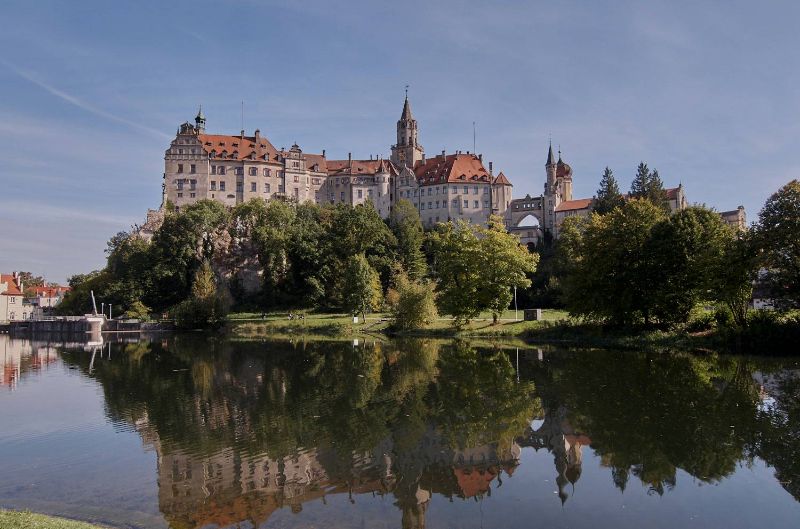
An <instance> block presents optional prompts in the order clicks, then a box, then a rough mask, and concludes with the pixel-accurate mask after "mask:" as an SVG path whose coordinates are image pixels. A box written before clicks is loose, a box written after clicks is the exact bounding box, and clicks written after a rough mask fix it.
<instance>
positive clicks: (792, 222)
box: [756, 180, 800, 308]
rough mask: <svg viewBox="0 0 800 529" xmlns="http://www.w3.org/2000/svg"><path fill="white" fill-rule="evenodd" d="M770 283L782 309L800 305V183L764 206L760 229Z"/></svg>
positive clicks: (796, 181)
mask: <svg viewBox="0 0 800 529" xmlns="http://www.w3.org/2000/svg"><path fill="white" fill-rule="evenodd" d="M756 237H757V241H758V245H759V247H760V249H761V251H762V254H763V266H764V267H765V268H766V269H767V271H768V275H767V280H768V282H769V284H770V286H771V291H772V295H773V296H774V298H775V299H776V300H777V301H778V306H779V308H792V307H797V306H799V305H800V181H798V180H792V181H791V182H789V183H788V184H786V185H785V186H783V187H781V188H780V189H779V190H778V191H777V192H776V193H775V194H773V195H772V196H771V197H769V199H768V200H767V202H766V203H765V204H764V208H763V209H762V210H761V212H760V213H759V215H758V225H757V227H756Z"/></svg>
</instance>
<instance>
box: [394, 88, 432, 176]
mask: <svg viewBox="0 0 800 529" xmlns="http://www.w3.org/2000/svg"><path fill="white" fill-rule="evenodd" d="M417 134H418V131H417V120H416V119H414V115H413V114H412V113H411V103H410V102H409V101H408V92H406V98H405V100H404V101H403V113H402V114H401V115H400V119H399V120H397V143H396V144H394V145H393V146H392V156H391V158H392V160H391V161H392V163H394V164H395V165H397V166H398V167H404V166H407V167H410V168H412V169H413V168H414V166H415V165H416V164H417V162H419V161H421V160H422V158H423V157H424V153H425V150H424V149H423V148H422V146H421V145H420V144H419V141H418V136H417Z"/></svg>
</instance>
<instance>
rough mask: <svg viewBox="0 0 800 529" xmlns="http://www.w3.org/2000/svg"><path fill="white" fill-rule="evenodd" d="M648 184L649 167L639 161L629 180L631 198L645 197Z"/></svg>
mask: <svg viewBox="0 0 800 529" xmlns="http://www.w3.org/2000/svg"><path fill="white" fill-rule="evenodd" d="M649 186H650V168H649V167H647V164H646V163H644V162H639V166H638V167H637V168H636V176H634V177H633V181H632V182H631V193H630V194H631V198H647V194H648V190H649Z"/></svg>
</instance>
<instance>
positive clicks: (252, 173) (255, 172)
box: [250, 167, 258, 176]
mask: <svg viewBox="0 0 800 529" xmlns="http://www.w3.org/2000/svg"><path fill="white" fill-rule="evenodd" d="M250 176H258V167H251V168H250Z"/></svg>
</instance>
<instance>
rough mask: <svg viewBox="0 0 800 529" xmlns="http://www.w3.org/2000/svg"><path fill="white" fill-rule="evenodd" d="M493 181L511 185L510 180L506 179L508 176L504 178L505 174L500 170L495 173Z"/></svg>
mask: <svg viewBox="0 0 800 529" xmlns="http://www.w3.org/2000/svg"><path fill="white" fill-rule="evenodd" d="M494 183H495V184H501V185H505V186H510V185H511V182H509V181H508V178H506V175H504V174H503V171H500V174H499V175H497V178H495V179H494ZM512 187H513V186H512Z"/></svg>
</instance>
